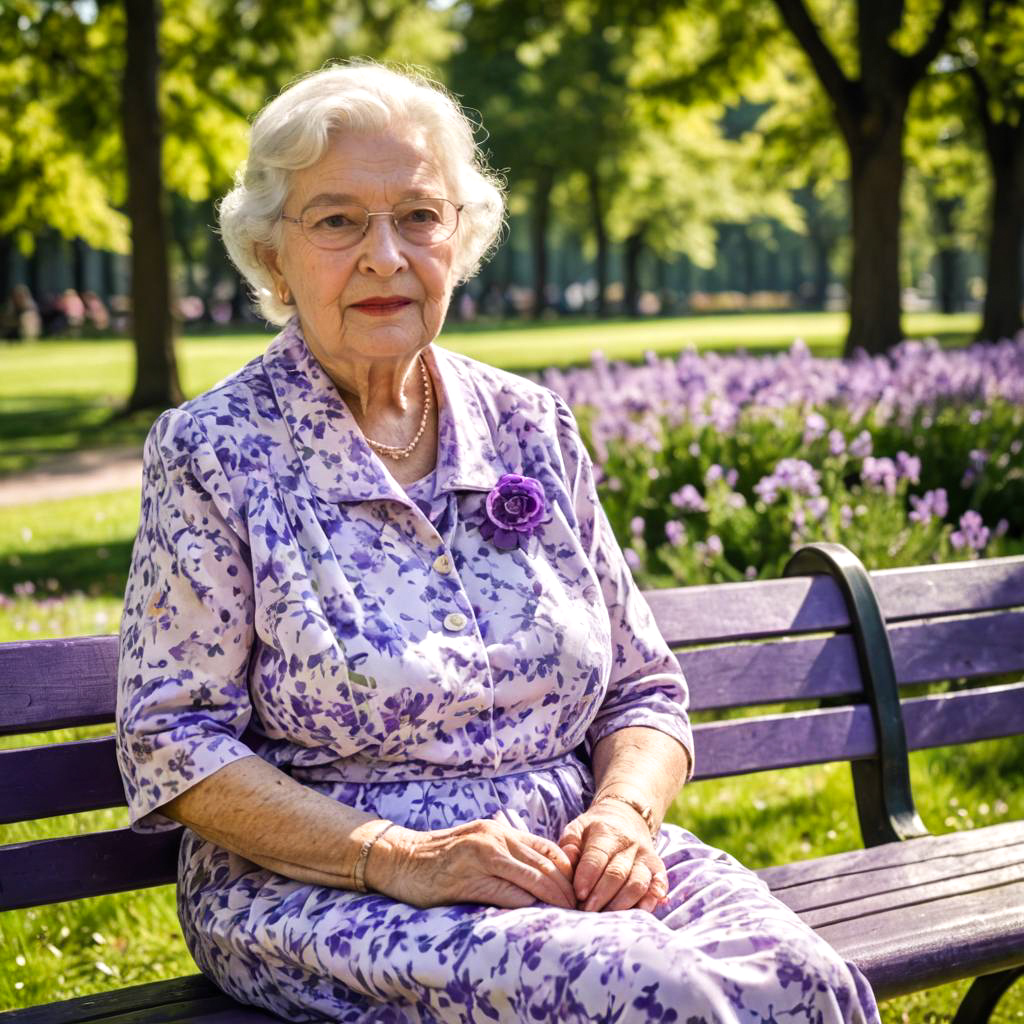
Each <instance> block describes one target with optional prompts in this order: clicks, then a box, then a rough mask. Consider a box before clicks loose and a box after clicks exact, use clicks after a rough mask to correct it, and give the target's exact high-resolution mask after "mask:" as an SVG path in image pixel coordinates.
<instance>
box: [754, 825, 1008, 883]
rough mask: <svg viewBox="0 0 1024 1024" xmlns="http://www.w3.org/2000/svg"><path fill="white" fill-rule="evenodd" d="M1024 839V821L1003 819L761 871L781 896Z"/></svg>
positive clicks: (1001, 846) (1003, 845)
mask: <svg viewBox="0 0 1024 1024" xmlns="http://www.w3.org/2000/svg"><path fill="white" fill-rule="evenodd" d="M1021 843H1024V821H1004V822H1000V823H999V824H998V825H986V826H984V827H983V828H973V829H967V830H965V831H963V832H950V833H947V834H946V835H941V836H922V837H921V838H920V839H911V840H908V841H907V842H905V843H886V844H885V845H883V846H872V847H868V848H867V849H865V850H849V851H848V852H846V853H834V854H831V855H829V856H827V857H815V858H814V859H812V860H801V861H797V862H795V863H793V864H781V865H779V866H778V867H771V868H762V869H761V870H760V871H758V872H757V873H758V875H760V876H761V878H763V879H764V880H765V881H766V882H767V883H768V884H769V885H770V886H771V889H772V892H774V893H775V894H776V895H777V896H781V895H782V892H783V890H785V889H791V888H796V887H798V886H803V885H808V884H818V883H821V882H823V881H826V880H828V879H830V878H848V879H850V880H851V884H856V878H857V877H858V876H860V875H867V874H870V873H871V872H875V871H888V870H899V869H900V868H903V867H906V866H909V865H913V864H923V863H927V862H929V861H932V860H939V859H942V858H944V857H969V856H973V855H975V854H979V853H985V852H987V851H991V850H1000V849H1002V848H1004V847H1007V846H1015V845H1019V844H1021Z"/></svg>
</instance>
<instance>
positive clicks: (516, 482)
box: [480, 473, 547, 551]
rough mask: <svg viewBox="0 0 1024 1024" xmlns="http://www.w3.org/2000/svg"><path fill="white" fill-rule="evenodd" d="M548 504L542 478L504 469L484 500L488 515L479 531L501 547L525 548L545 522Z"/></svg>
mask: <svg viewBox="0 0 1024 1024" xmlns="http://www.w3.org/2000/svg"><path fill="white" fill-rule="evenodd" d="M546 511H547V505H546V503H545V501H544V488H543V487H541V485H540V482H539V481H537V480H534V479H533V478H532V477H529V476H520V475H519V474H518V473H505V474H504V475H503V476H502V477H501V479H500V480H499V481H498V482H497V483H496V484H495V485H494V487H492V488H491V490H490V491H489V492H488V494H487V498H486V499H485V501H484V513H485V517H486V518H485V519H484V521H483V522H482V523H481V524H480V532H481V533H482V534H483V536H484V538H485V539H486V540H490V541H493V542H494V546H495V547H496V548H499V549H500V550H502V551H511V550H512V549H513V548H525V547H526V542H527V540H528V539H529V538H530V537H531V536H532V535H533V534H534V533H535V532H536V530H537V529H538V528H539V527H540V526H541V525H542V524H543V523H544V522H546V520H545V519H544V513H545V512H546Z"/></svg>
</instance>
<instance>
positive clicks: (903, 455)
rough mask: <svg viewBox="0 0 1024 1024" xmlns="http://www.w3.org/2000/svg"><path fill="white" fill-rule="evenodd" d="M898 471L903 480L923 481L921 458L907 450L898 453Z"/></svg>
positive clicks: (911, 481) (914, 482)
mask: <svg viewBox="0 0 1024 1024" xmlns="http://www.w3.org/2000/svg"><path fill="white" fill-rule="evenodd" d="M896 473H897V476H898V477H899V478H900V479H901V480H906V481H908V482H909V483H912V484H916V483H920V481H921V460H920V459H919V458H918V457H917V456H916V455H910V454H909V453H907V452H902V451H901V452H897V453H896Z"/></svg>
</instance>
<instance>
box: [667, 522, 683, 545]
mask: <svg viewBox="0 0 1024 1024" xmlns="http://www.w3.org/2000/svg"><path fill="white" fill-rule="evenodd" d="M665 537H666V539H667V540H668V542H669V544H671V545H672V547H674V548H678V547H682V545H683V544H684V543H685V542H686V527H685V526H683V524H682V523H681V522H679V521H678V520H677V519H670V520H669V521H668V522H667V523H666V524H665Z"/></svg>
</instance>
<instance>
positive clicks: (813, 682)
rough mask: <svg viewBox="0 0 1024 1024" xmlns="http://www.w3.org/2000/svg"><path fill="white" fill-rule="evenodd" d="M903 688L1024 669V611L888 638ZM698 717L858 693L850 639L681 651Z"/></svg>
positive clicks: (912, 629)
mask: <svg viewBox="0 0 1024 1024" xmlns="http://www.w3.org/2000/svg"><path fill="white" fill-rule="evenodd" d="M889 636H890V638H891V642H892V652H893V661H894V663H895V668H896V678H897V680H898V681H899V683H900V685H901V686H908V685H911V684H916V683H931V682H936V681H938V680H942V679H960V678H963V679H974V678H977V677H979V676H988V675H997V674H1002V673H1008V672H1019V671H1021V670H1024V611H1014V612H1002V613H996V614H986V615H980V616H976V617H973V618H957V619H940V620H937V621H932V622H915V623H907V624H904V625H900V626H895V627H893V628H892V629H890V631H889ZM678 658H679V664H680V667H681V668H682V669H683V672H684V674H685V675H686V678H687V681H688V682H689V684H690V699H691V707H692V709H693V710H694V711H708V710H713V709H723V708H736V707H748V706H754V705H758V704H774V703H777V702H780V701H787V700H814V699H821V698H824V697H837V696H846V695H850V694H857V693H859V692H860V689H861V687H860V683H859V680H860V668H859V666H858V663H857V651H856V648H855V647H854V643H853V639H852V637H850V636H849V635H848V634H837V635H834V636H814V637H802V638H800V639H797V640H766V641H762V642H761V643H756V644H753V643H740V644H725V645H723V646H721V647H699V648H692V649H690V650H684V651H680V652H678Z"/></svg>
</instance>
